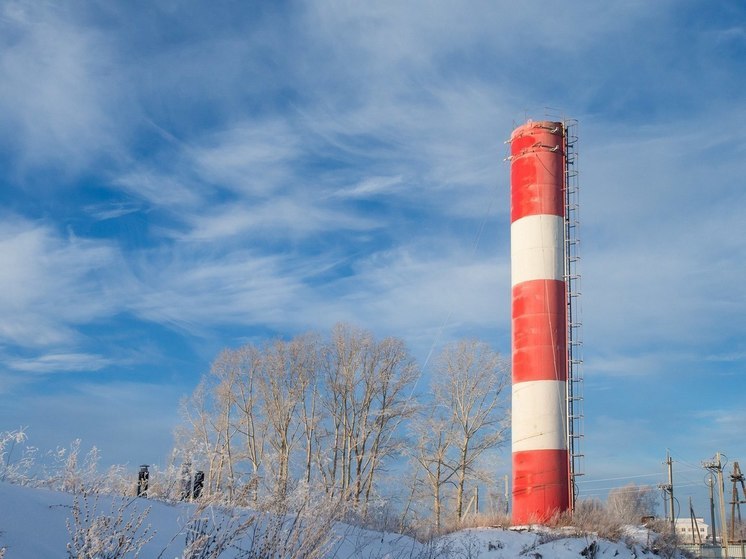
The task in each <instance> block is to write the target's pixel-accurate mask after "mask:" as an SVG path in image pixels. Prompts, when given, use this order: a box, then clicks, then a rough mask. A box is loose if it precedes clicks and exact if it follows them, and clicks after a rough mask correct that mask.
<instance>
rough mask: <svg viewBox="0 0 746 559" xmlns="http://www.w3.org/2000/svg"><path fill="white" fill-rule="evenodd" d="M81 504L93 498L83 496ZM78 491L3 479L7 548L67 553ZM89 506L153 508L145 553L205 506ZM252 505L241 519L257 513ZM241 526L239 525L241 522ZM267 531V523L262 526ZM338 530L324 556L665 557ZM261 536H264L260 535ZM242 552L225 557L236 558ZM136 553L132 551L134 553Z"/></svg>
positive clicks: (151, 554)
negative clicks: (424, 540)
mask: <svg viewBox="0 0 746 559" xmlns="http://www.w3.org/2000/svg"><path fill="white" fill-rule="evenodd" d="M78 503H79V504H80V505H83V504H85V503H84V502H83V501H82V500H81V499H80V497H79V498H78ZM73 504H74V496H73V495H71V494H68V493H60V492H56V491H49V490H45V489H33V488H28V487H20V486H15V485H10V484H7V483H0V549H2V548H3V547H5V548H6V549H7V551H6V556H5V557H6V559H44V558H47V557H50V558H51V557H60V556H64V555H66V546H67V543H68V542H69V541H70V540H71V537H70V534H69V532H68V528H67V524H66V523H67V522H70V521H71V518H72V511H73ZM87 504H88V506H90V507H92V506H94V505H95V506H96V507H97V511H98V512H99V513H101V514H108V515H111V514H116V513H117V511H118V510H119V509H120V507H121V505H122V504H124V505H126V506H125V507H124V509H123V520H124V521H125V522H126V521H127V520H128V519H130V518H132V517H137V516H138V515H140V514H142V513H143V512H144V511H145V510H146V509H148V508H149V507H150V511H149V513H148V515H147V518H146V520H145V521H144V522H143V525H142V526H141V529H140V533H141V532H142V530H144V529H145V528H146V527H147V526H148V525H150V526H151V527H152V528H153V529H155V531H156V533H155V535H154V536H153V538H152V540H150V541H149V542H148V543H147V544H146V545H145V546H144V547H143V548H142V551H141V553H140V557H142V558H144V559H151V558H152V559H157V558H159V557H160V558H162V559H172V558H181V557H183V555H184V554H183V551H184V547H185V543H186V541H185V538H186V535H185V532H186V527H187V525H188V524H189V522H190V520H191V519H192V518H193V517H194V514H195V511H197V505H195V504H188V503H178V504H169V503H164V502H158V501H153V500H147V499H127V500H122V499H119V498H116V497H111V496H101V497H99V498H98V500H94V499H92V498H91V499H89V500H88V501H87ZM199 512H200V514H201V515H202V516H203V517H205V515H207V517H209V518H211V519H212V521H213V523H214V524H215V525H220V524H221V518H222V519H223V525H224V526H227V523H226V522H225V517H222V516H221V514H222V513H221V512H220V510H218V509H209V508H208V509H205V510H202V511H199ZM250 515H251V513H250V511H244V512H243V513H242V516H240V517H238V518H239V519H244V520H245V519H246V518H249V517H250ZM234 525H235V524H234ZM262 529H264V528H262ZM257 534H258V532H257V531H256V530H254V531H251V530H249V531H248V532H247V534H246V535H245V536H244V538H243V539H242V540H241V541H240V545H242V546H243V547H244V548H246V547H248V546H249V545H250V543H251V541H252V540H251V537H252V535H253V536H254V537H255V538H258V537H260V536H258V535H257ZM326 535H329V536H331V539H330V541H329V544H328V545H329V547H328V549H327V551H326V553H325V554H324V557H329V558H334V559H347V558H361V559H405V558H413V559H414V558H417V559H435V558H437V557H442V558H443V559H514V558H528V559H549V558H556V559H571V558H572V559H594V558H597V559H602V558H612V557H614V558H616V559H632V558H636V559H643V558H646V559H653V558H657V557H658V556H657V555H655V554H654V553H653V552H652V551H649V550H647V549H645V547H644V545H643V544H642V543H638V544H632V547H630V546H629V545H627V544H626V543H622V542H610V541H606V540H602V539H596V538H594V537H592V536H584V537H568V536H565V535H563V534H561V533H559V532H551V531H547V530H539V531H535V530H526V531H514V530H505V529H501V528H472V529H467V530H462V531H460V532H455V533H452V534H449V535H447V536H443V537H441V538H439V539H437V540H435V541H434V542H431V543H429V544H423V543H420V542H417V541H415V540H413V539H412V538H409V537H407V536H402V535H398V534H392V533H382V532H375V531H371V530H364V529H361V528H356V527H352V526H349V525H346V524H342V523H335V524H334V525H333V527H332V528H330V529H328V530H327V534H326ZM254 541H256V540H254ZM236 555H237V552H236V551H235V550H228V552H226V553H225V554H223V555H220V557H225V558H232V557H235V556H236ZM131 556H132V555H130V557H131Z"/></svg>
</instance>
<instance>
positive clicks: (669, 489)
mask: <svg viewBox="0 0 746 559" xmlns="http://www.w3.org/2000/svg"><path fill="white" fill-rule="evenodd" d="M664 464H666V466H668V483H659V484H658V488H659V489H661V490H662V491H663V492H664V493H665V494H666V495H667V496H668V500H667V501H664V505H665V504H666V502H668V507H667V508H668V521H669V522H670V524H671V533H672V534H673V533H675V532H676V509H675V508H674V506H673V503H674V499H673V460H672V459H671V453H670V451H668V450H666V461H665V462H664Z"/></svg>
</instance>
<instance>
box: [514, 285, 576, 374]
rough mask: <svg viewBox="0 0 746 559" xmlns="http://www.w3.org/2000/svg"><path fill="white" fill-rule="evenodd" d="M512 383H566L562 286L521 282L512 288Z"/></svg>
mask: <svg viewBox="0 0 746 559" xmlns="http://www.w3.org/2000/svg"><path fill="white" fill-rule="evenodd" d="M512 315H513V328H512V337H513V383H514V384H515V383H517V382H524V381H530V380H560V381H565V380H567V363H566V360H567V340H566V325H565V284H564V282H562V281H558V280H531V281H524V282H521V283H519V284H518V285H516V286H514V287H513V309H512Z"/></svg>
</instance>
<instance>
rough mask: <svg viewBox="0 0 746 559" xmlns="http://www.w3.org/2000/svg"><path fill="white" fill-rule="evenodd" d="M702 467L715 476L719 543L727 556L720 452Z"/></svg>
mask: <svg viewBox="0 0 746 559" xmlns="http://www.w3.org/2000/svg"><path fill="white" fill-rule="evenodd" d="M702 466H703V467H704V468H705V469H706V470H708V471H710V472H712V473H714V474H715V475H716V476H717V483H718V497H719V498H720V540H721V541H720V543H721V545H722V547H723V551H724V552H725V556H726V557H727V556H728V524H727V522H726V519H725V483H724V482H723V461H722V460H721V454H720V452H718V453H716V454H715V459H714V460H709V461H707V462H703V463H702Z"/></svg>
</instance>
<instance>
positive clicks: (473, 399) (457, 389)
mask: <svg viewBox="0 0 746 559" xmlns="http://www.w3.org/2000/svg"><path fill="white" fill-rule="evenodd" d="M433 374H434V380H433V394H434V399H435V402H434V403H435V406H436V407H438V408H441V409H442V410H444V412H445V413H444V415H445V416H446V417H448V422H449V425H448V429H449V432H450V434H449V437H452V441H451V442H450V446H451V447H452V449H453V454H452V458H450V461H449V462H448V463H447V464H448V465H449V467H450V468H451V469H452V471H453V472H454V478H455V485H456V517H457V518H458V519H459V520H461V518H462V517H463V513H464V488H465V485H466V482H467V480H468V479H469V478H470V476H471V475H473V474H474V472H475V466H476V464H477V462H478V460H479V458H480V457H481V456H482V454H483V453H484V452H485V451H486V450H488V449H491V448H494V447H495V446H497V445H498V444H500V443H501V442H502V441H503V440H504V439H505V433H506V431H507V428H508V421H507V420H508V407H507V406H508V399H507V395H506V390H505V389H506V387H507V386H508V385H509V382H510V375H509V367H508V364H507V362H506V361H505V359H503V358H502V357H501V356H500V355H499V354H498V353H496V352H495V351H494V350H492V349H491V348H490V347H489V346H488V345H487V344H485V343H483V342H479V341H476V340H462V341H459V342H456V343H453V344H450V345H448V346H446V347H445V348H444V350H443V352H442V353H441V354H440V357H439V358H438V360H437V362H436V365H435V370H434V373H433Z"/></svg>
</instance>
